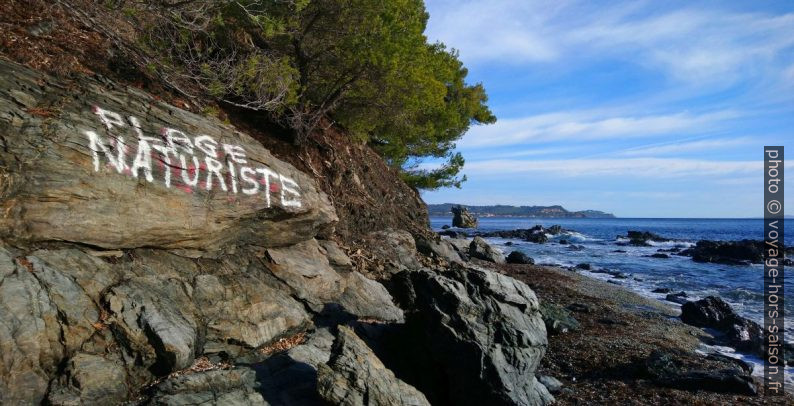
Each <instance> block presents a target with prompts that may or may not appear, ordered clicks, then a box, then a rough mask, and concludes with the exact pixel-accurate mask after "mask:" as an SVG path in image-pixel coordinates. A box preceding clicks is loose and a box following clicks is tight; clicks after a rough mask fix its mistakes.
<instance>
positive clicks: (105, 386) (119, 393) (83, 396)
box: [48, 353, 128, 405]
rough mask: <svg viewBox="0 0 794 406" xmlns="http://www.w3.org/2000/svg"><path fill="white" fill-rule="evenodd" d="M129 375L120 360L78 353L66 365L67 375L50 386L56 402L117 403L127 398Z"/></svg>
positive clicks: (61, 403)
mask: <svg viewBox="0 0 794 406" xmlns="http://www.w3.org/2000/svg"><path fill="white" fill-rule="evenodd" d="M126 381H127V374H126V372H125V369H124V366H123V365H122V364H121V363H120V362H118V361H111V360H109V359H107V358H105V357H102V356H99V355H92V354H85V353H78V354H76V355H75V356H73V357H72V358H71V359H70V360H69V362H68V364H67V367H66V371H65V376H64V377H63V379H61V380H60V381H59V382H56V383H55V384H54V385H53V388H51V389H50V393H49V396H48V400H49V402H50V404H53V405H82V404H117V403H121V402H123V401H124V400H125V399H126V398H127V391H128V388H127V383H126Z"/></svg>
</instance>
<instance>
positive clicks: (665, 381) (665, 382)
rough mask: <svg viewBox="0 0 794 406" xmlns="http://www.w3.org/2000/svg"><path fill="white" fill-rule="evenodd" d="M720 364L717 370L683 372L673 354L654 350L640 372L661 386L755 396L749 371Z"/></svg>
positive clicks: (733, 365) (689, 370) (684, 370)
mask: <svg viewBox="0 0 794 406" xmlns="http://www.w3.org/2000/svg"><path fill="white" fill-rule="evenodd" d="M723 364H725V365H724V368H721V369H711V370H704V369H698V368H686V367H684V366H682V365H681V362H680V361H679V360H677V359H676V357H675V356H674V355H673V354H670V353H665V352H663V351H661V350H655V351H654V352H652V353H651V355H650V356H649V357H648V359H647V360H645V365H644V368H645V371H646V374H647V375H648V377H649V378H651V380H652V381H653V382H655V383H657V384H659V385H662V386H667V387H671V388H676V389H684V390H692V391H701V390H706V391H712V392H721V393H737V394H741V395H750V396H753V395H756V394H757V390H758V389H757V387H756V384H755V382H754V381H753V378H752V376H751V375H750V371H747V370H745V369H743V368H741V367H737V366H736V364H735V363H732V362H730V363H728V362H723ZM701 368H702V367H701Z"/></svg>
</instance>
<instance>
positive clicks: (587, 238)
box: [430, 217, 794, 341]
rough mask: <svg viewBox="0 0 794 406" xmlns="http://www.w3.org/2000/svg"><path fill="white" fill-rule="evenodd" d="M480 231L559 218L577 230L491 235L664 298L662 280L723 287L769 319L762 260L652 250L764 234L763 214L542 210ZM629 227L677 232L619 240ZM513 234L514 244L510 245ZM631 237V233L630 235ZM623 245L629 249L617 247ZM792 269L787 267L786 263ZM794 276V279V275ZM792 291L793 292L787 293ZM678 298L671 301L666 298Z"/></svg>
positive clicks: (791, 328) (707, 290) (751, 314)
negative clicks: (539, 235)
mask: <svg viewBox="0 0 794 406" xmlns="http://www.w3.org/2000/svg"><path fill="white" fill-rule="evenodd" d="M430 223H431V226H432V227H433V229H435V230H440V229H441V226H443V225H445V224H446V225H449V224H451V218H450V217H433V218H431V219H430ZM479 223H480V224H479V228H478V230H479V231H496V230H514V229H519V228H531V227H532V226H534V225H536V224H541V225H543V226H544V227H548V226H551V225H554V224H559V225H561V226H562V227H563V228H564V229H568V230H572V231H568V232H565V233H563V234H561V235H557V236H550V237H551V238H550V239H549V242H548V243H546V244H535V243H530V242H525V241H521V240H506V239H500V238H492V239H490V241H491V243H493V244H495V245H496V246H498V247H499V248H501V249H502V250H503V251H504V252H505V254H507V253H509V252H510V251H512V250H520V251H523V252H524V253H526V254H527V255H529V256H530V257H532V258H533V259H534V260H535V263H538V264H555V265H564V266H574V265H576V264H579V263H589V264H591V266H592V268H593V270H599V269H609V270H614V271H620V272H624V273H627V274H630V275H631V276H630V277H629V278H627V279H613V277H612V276H610V275H608V274H604V273H593V272H583V273H585V274H587V275H588V276H591V277H593V278H597V279H602V280H608V279H613V280H614V281H615V282H618V283H620V284H621V285H624V286H625V287H627V288H629V289H632V290H634V291H636V292H638V293H640V294H643V295H645V296H648V297H653V298H657V299H659V300H662V301H664V297H665V296H666V295H665V294H660V293H653V292H652V291H653V290H654V289H656V288H670V289H673V290H674V291H676V292H678V291H684V292H686V293H687V294H688V295H689V299H690V300H695V299H700V298H703V297H706V296H709V295H718V296H720V297H722V298H723V299H724V300H726V301H727V302H729V303H730V304H731V305H732V306H733V308H734V309H735V310H736V311H737V312H738V313H739V314H741V315H743V316H745V317H748V318H750V319H752V320H755V321H757V322H758V323H760V324H763V298H764V296H763V293H762V291H763V266H762V265H760V264H759V265H750V266H737V265H721V264H709V263H697V262H694V261H692V259H691V258H689V257H682V256H677V255H670V258H666V259H660V258H649V257H648V255H650V254H654V253H656V252H657V250H658V249H663V248H672V247H687V246H691V245H693V244H694V243H696V242H697V241H698V240H741V239H754V240H761V239H763V220H761V219H628V218H617V219H538V218H480V219H479ZM629 230H638V231H650V232H653V233H656V234H658V235H661V236H663V237H667V238H670V239H671V240H670V241H666V242H660V243H652V244H653V246H651V247H633V246H622V245H619V243H620V242H621V239H620V238H618V236H625V235H626V232H627V231H629ZM784 236H785V240H786V241H787V242H788V244H789V245H792V244H794V220H786V222H785V234H784ZM560 239H566V240H568V241H569V242H570V243H572V244H575V245H578V246H581V249H579V250H572V249H571V248H570V246H568V245H561V244H559V243H558V241H559V240H560ZM507 241H512V242H513V244H514V245H513V246H505V245H504V244H505V243H506V242H507ZM624 241H625V240H624ZM616 250H623V251H626V252H615V251H616ZM788 270H789V269H788V268H787V269H786V271H788ZM790 283H794V279H792V280H791V282H790ZM788 290H789V291H791V288H789V289H788ZM786 296H788V295H786ZM666 303H668V304H670V305H672V306H677V305H675V304H673V303H671V302H666ZM785 311H786V317H785V323H786V341H793V339H794V318H793V317H792V316H794V300H787V301H786V303H785Z"/></svg>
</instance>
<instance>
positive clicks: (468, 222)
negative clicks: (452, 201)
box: [451, 206, 477, 228]
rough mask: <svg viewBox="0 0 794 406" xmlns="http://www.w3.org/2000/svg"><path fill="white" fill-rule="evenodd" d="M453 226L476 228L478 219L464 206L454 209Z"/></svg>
mask: <svg viewBox="0 0 794 406" xmlns="http://www.w3.org/2000/svg"><path fill="white" fill-rule="evenodd" d="M451 210H452V215H453V217H452V226H453V227H458V228H476V227H477V219H476V218H474V216H473V215H472V214H471V213H469V209H467V208H465V207H463V206H453V207H452V209H451Z"/></svg>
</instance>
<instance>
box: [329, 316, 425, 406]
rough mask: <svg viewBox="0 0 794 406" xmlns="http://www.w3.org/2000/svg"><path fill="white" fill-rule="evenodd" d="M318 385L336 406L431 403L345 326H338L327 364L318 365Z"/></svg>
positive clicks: (417, 404) (384, 405) (417, 405)
mask: <svg viewBox="0 0 794 406" xmlns="http://www.w3.org/2000/svg"><path fill="white" fill-rule="evenodd" d="M317 388H318V391H319V393H320V395H321V396H322V397H323V398H324V399H325V400H327V401H328V402H330V403H332V404H335V405H346V406H364V405H373V406H374V405H381V406H388V405H393V406H402V405H406V406H408V405H411V406H421V405H430V403H429V402H428V401H427V398H425V396H424V395H423V394H422V393H421V392H419V391H418V390H416V388H414V387H413V386H411V385H408V384H407V383H405V382H403V381H401V380H400V379H398V378H397V377H395V376H394V373H393V372H392V371H390V370H388V369H387V368H386V367H385V366H384V365H383V363H382V362H381V361H380V360H379V359H378V357H376V356H375V354H374V353H373V352H372V350H371V349H370V348H369V347H367V344H365V343H364V341H362V340H361V339H360V338H358V336H357V335H356V333H355V332H353V330H352V329H350V328H349V327H346V326H339V333H338V335H337V338H336V341H335V342H334V345H333V348H332V350H331V359H330V360H329V361H328V364H327V365H320V368H319V371H318V376H317Z"/></svg>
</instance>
